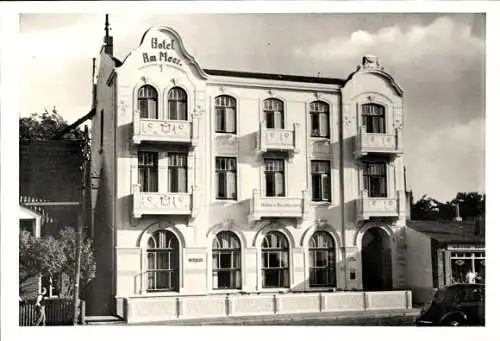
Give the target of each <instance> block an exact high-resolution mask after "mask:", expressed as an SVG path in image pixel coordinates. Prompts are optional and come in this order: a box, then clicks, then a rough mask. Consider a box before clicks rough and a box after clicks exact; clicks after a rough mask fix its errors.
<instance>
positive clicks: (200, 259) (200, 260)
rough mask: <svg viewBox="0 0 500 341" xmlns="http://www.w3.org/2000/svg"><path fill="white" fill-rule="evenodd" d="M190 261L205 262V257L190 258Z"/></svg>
mask: <svg viewBox="0 0 500 341" xmlns="http://www.w3.org/2000/svg"><path fill="white" fill-rule="evenodd" d="M188 262H189V263H203V258H189V259H188Z"/></svg>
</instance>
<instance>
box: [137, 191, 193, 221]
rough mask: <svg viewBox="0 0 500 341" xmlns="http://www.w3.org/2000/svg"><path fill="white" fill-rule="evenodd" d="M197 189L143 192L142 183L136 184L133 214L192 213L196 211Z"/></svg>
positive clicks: (138, 215)
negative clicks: (181, 191) (186, 191)
mask: <svg viewBox="0 0 500 341" xmlns="http://www.w3.org/2000/svg"><path fill="white" fill-rule="evenodd" d="M196 198H197V196H196V190H195V189H193V190H192V191H191V193H158V192H141V191H140V185H134V192H133V194H132V200H133V215H134V218H136V219H139V218H140V217H141V216H142V215H144V214H148V215H190V216H194V213H195V211H196V207H197V205H196Z"/></svg>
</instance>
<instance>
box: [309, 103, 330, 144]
mask: <svg viewBox="0 0 500 341" xmlns="http://www.w3.org/2000/svg"><path fill="white" fill-rule="evenodd" d="M309 113H310V115H311V136H313V137H330V109H329V107H328V104H327V103H325V102H322V101H315V102H312V103H311V104H310V106H309Z"/></svg>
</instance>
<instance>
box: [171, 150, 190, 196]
mask: <svg viewBox="0 0 500 341" xmlns="http://www.w3.org/2000/svg"><path fill="white" fill-rule="evenodd" d="M168 191H169V192H170V193H187V155H186V154H185V153H169V154H168Z"/></svg>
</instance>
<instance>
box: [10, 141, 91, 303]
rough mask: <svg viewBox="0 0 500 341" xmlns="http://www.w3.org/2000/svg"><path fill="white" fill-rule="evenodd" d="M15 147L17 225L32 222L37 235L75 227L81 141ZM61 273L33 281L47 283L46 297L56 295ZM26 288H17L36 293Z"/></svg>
mask: <svg viewBox="0 0 500 341" xmlns="http://www.w3.org/2000/svg"><path fill="white" fill-rule="evenodd" d="M19 147H20V151H19V153H20V155H19V161H20V162H19V195H20V198H19V203H20V210H21V216H20V229H26V230H32V225H33V224H35V225H34V226H36V229H35V230H34V231H35V232H34V235H35V236H36V237H38V238H39V237H42V236H45V235H56V234H57V233H58V232H59V231H60V230H61V229H63V228H64V227H66V226H71V227H73V228H77V227H78V223H79V216H81V214H82V208H81V200H82V184H83V182H82V180H83V177H84V173H83V171H82V169H81V166H82V160H83V155H82V141H78V140H46V141H21V142H20V146H19ZM84 219H85V218H84ZM86 221H88V217H87V218H86ZM34 222H36V223H34ZM88 225H89V224H87V226H88ZM64 277H65V275H61V276H57V278H49V277H44V278H41V279H37V280H36V281H37V285H38V287H40V286H45V287H47V290H48V296H49V297H56V296H58V295H59V293H60V290H63V289H64V287H63V286H64V285H66V284H65V280H64ZM30 288H31V289H30V291H29V292H27V291H26V290H25V289H24V288H20V290H21V291H22V295H25V296H26V295H27V296H30V297H31V296H33V295H36V291H33V290H34V289H35V286H34V285H31V287H30ZM37 290H38V289H37Z"/></svg>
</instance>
